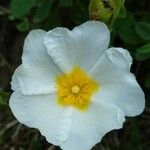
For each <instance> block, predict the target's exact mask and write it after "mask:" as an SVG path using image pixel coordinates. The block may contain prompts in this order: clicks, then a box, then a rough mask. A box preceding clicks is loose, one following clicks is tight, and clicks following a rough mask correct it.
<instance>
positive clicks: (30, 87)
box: [11, 30, 61, 95]
mask: <svg viewBox="0 0 150 150" xmlns="http://www.w3.org/2000/svg"><path fill="white" fill-rule="evenodd" d="M45 34H46V32H45V31H43V30H33V31H31V32H30V33H29V35H28V36H27V38H26V40H25V43H24V48H23V55H22V65H21V66H19V67H18V68H17V69H16V71H15V73H14V75H13V77H12V82H11V86H12V89H13V90H14V91H17V92H20V93H22V94H27V95H30V94H45V93H47V94H48V93H52V92H54V91H55V77H56V75H58V74H60V73H61V71H60V70H59V68H58V67H57V66H56V64H55V63H54V62H53V60H52V59H51V58H50V57H49V56H48V54H47V51H46V48H45V46H44V44H43V38H44V36H45Z"/></svg>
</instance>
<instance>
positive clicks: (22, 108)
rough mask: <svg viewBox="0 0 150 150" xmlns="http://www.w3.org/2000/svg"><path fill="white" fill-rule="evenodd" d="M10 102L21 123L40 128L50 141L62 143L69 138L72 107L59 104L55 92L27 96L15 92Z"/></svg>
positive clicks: (57, 143)
mask: <svg viewBox="0 0 150 150" xmlns="http://www.w3.org/2000/svg"><path fill="white" fill-rule="evenodd" d="M9 104H10V108H11V110H12V112H13V114H14V116H15V117H16V118H17V119H18V120H19V121H20V122H21V123H23V124H25V125H27V126H29V127H34V128H38V129H39V130H40V132H41V134H42V135H44V136H45V137H46V139H47V141H48V142H50V143H53V144H55V145H60V144H61V143H62V142H64V141H66V139H67V138H68V135H69V133H70V128H71V124H72V109H70V108H65V107H61V106H59V105H58V104H57V101H56V96H55V94H53V95H35V96H25V95H22V94H19V93H16V92H15V93H13V94H12V96H11V98H10V101H9ZM79 136H80V135H79Z"/></svg>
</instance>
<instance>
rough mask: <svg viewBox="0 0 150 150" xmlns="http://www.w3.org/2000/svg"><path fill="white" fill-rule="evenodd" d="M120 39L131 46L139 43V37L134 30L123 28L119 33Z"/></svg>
mask: <svg viewBox="0 0 150 150" xmlns="http://www.w3.org/2000/svg"><path fill="white" fill-rule="evenodd" d="M117 32H118V35H119V37H120V38H121V39H122V40H123V41H124V42H125V43H129V44H136V43H137V42H138V35H137V34H136V32H135V30H134V29H132V28H121V29H119V30H118V31H117Z"/></svg>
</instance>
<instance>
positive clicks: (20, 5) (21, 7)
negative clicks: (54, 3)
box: [10, 0, 35, 18]
mask: <svg viewBox="0 0 150 150" xmlns="http://www.w3.org/2000/svg"><path fill="white" fill-rule="evenodd" d="M34 5H35V0H12V1H11V6H10V13H11V15H12V16H14V17H15V18H20V17H22V16H24V15H25V14H27V13H29V12H30V10H31V8H32V7H33V6H34Z"/></svg>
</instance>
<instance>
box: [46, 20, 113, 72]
mask: <svg viewBox="0 0 150 150" xmlns="http://www.w3.org/2000/svg"><path fill="white" fill-rule="evenodd" d="M109 41H110V33H109V30H108V28H107V26H106V25H105V24H104V23H102V22H98V21H88V22H86V23H84V24H82V25H80V26H78V27H76V28H74V29H73V30H72V31H69V30H68V29H66V28H55V29H53V30H51V31H49V32H48V33H47V34H46V36H45V39H44V43H45V46H46V47H47V51H48V54H49V55H50V56H51V57H52V58H53V60H54V61H55V62H56V64H58V66H59V68H60V69H61V70H62V71H63V72H68V71H70V70H71V69H72V67H74V66H80V67H81V68H83V69H84V70H85V71H89V69H90V68H92V67H93V65H94V64H95V63H96V62H97V60H98V59H99V58H100V57H101V56H102V54H103V53H104V52H105V51H106V49H107V48H108V45H109Z"/></svg>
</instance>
